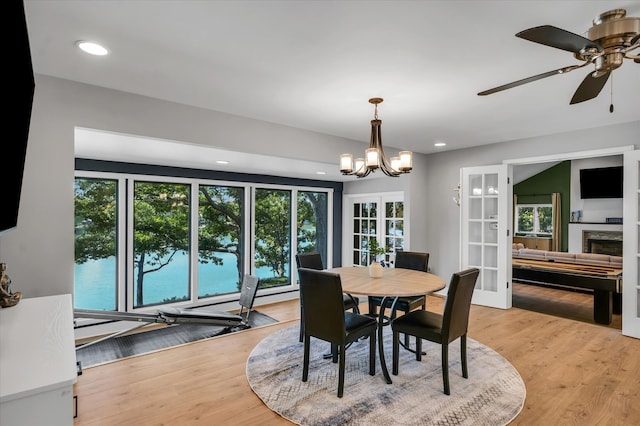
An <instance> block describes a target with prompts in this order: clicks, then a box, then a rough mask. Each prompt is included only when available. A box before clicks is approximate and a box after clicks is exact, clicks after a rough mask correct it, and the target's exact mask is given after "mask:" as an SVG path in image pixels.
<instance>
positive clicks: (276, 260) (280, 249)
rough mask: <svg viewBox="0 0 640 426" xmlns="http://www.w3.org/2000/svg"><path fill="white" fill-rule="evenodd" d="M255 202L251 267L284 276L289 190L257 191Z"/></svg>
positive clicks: (288, 227) (288, 233)
mask: <svg viewBox="0 0 640 426" xmlns="http://www.w3.org/2000/svg"><path fill="white" fill-rule="evenodd" d="M255 200H256V204H255V211H256V215H255V221H256V229H255V234H256V242H255V246H256V255H255V259H254V260H255V266H256V267H257V268H260V267H263V266H266V267H268V268H269V269H271V271H273V273H274V276H277V277H284V276H285V272H286V266H287V265H288V264H289V258H290V256H289V254H290V247H291V243H290V241H291V239H290V234H291V191H286V190H268V189H259V190H257V191H256V194H255Z"/></svg>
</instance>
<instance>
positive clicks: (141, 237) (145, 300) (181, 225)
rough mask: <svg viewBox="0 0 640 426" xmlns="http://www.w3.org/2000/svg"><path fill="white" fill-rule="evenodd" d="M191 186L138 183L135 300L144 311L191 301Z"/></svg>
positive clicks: (134, 210) (136, 190)
mask: <svg viewBox="0 0 640 426" xmlns="http://www.w3.org/2000/svg"><path fill="white" fill-rule="evenodd" d="M190 189H191V186H190V185H187V184H177V183H163V182H142V181H137V182H135V183H134V207H133V222H134V225H133V226H134V242H133V245H134V247H133V250H134V255H133V264H134V292H133V293H134V300H133V306H134V307H135V308H140V307H143V306H149V305H154V304H161V303H168V302H175V301H183V300H189V299H190V287H189V250H190V248H189V205H190Z"/></svg>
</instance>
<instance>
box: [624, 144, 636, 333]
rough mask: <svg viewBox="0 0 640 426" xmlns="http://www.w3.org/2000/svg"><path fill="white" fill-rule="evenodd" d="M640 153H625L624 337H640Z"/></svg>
mask: <svg viewBox="0 0 640 426" xmlns="http://www.w3.org/2000/svg"><path fill="white" fill-rule="evenodd" d="M639 206H640V151H627V152H625V153H624V208H623V209H624V210H623V217H624V224H623V232H624V239H623V241H624V242H623V251H622V252H623V256H624V258H623V265H624V273H623V285H622V334H624V335H625V336H631V337H636V338H640V284H639V277H640V241H639V238H638V235H639V234H640V211H639V210H640V209H639Z"/></svg>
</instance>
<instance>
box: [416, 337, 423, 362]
mask: <svg viewBox="0 0 640 426" xmlns="http://www.w3.org/2000/svg"><path fill="white" fill-rule="evenodd" d="M416 361H422V339H421V338H419V337H418V336H416Z"/></svg>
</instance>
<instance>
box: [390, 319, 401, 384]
mask: <svg viewBox="0 0 640 426" xmlns="http://www.w3.org/2000/svg"><path fill="white" fill-rule="evenodd" d="M399 358H400V333H399V332H397V331H395V330H394V331H393V339H392V358H391V373H392V374H393V375H394V376H397V375H398V366H399V364H400V360H399Z"/></svg>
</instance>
